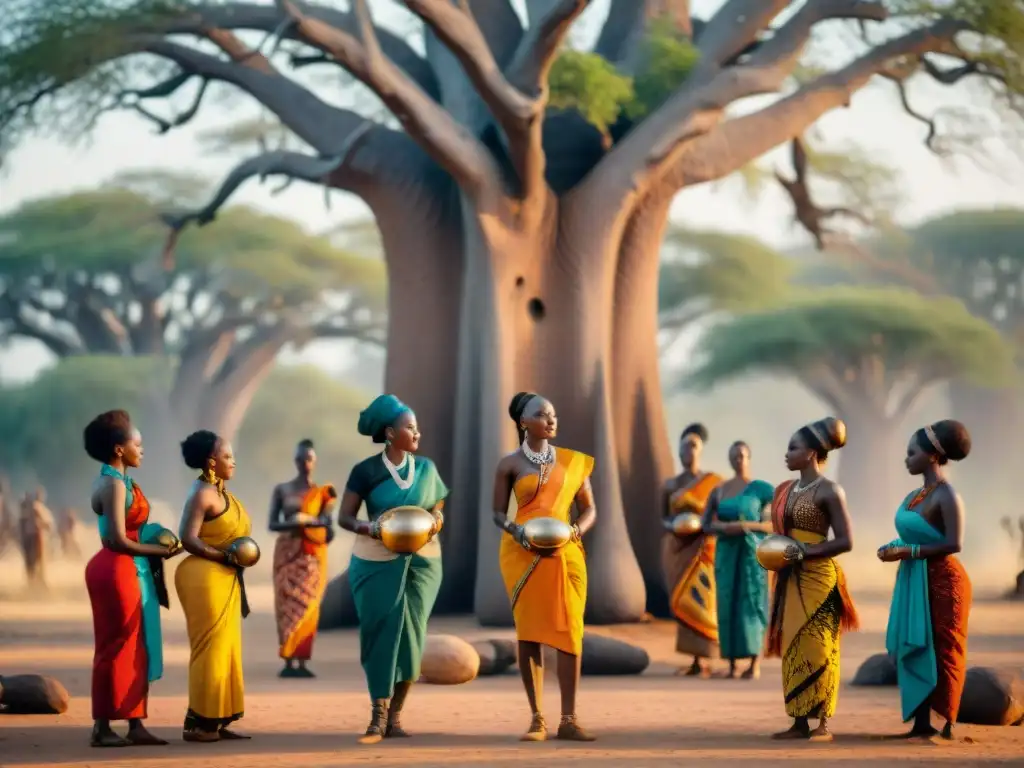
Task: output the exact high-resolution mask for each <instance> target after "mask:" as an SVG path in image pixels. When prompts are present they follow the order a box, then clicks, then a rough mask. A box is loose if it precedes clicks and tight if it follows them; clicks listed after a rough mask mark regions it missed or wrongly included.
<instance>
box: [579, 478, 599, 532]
mask: <svg viewBox="0 0 1024 768" xmlns="http://www.w3.org/2000/svg"><path fill="white" fill-rule="evenodd" d="M575 502H576V509H577V510H578V511H579V514H578V515H577V516H576V529H577V530H578V531H579V535H580V538H582V537H583V536H584V534H586V532H587V531H589V530H590V529H591V528H593V527H594V523H596V522H597V507H595V506H594V489H593V488H592V487H591V486H590V478H589V477H588V478H587V479H586V480H584V481H583V485H582V486H580V490H579V491H578V492H577V494H576V499H575Z"/></svg>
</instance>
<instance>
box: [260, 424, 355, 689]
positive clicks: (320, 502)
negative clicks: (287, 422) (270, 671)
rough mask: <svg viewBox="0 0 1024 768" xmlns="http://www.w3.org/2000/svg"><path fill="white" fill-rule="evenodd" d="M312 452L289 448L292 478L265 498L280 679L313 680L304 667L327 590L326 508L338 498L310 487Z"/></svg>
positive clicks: (303, 445)
mask: <svg viewBox="0 0 1024 768" xmlns="http://www.w3.org/2000/svg"><path fill="white" fill-rule="evenodd" d="M314 467H316V451H315V450H314V448H313V441H312V440H302V441H300V442H299V444H298V445H297V446H296V448H295V469H296V472H297V473H296V475H295V477H294V478H293V479H292V480H289V481H288V482H286V483H281V484H280V485H275V486H274V490H273V492H272V493H271V495H270V530H271V531H273V532H274V533H277V534H278V537H277V541H276V542H275V543H274V617H275V618H276V620H277V637H278V655H279V656H280V657H281V658H282V659H284V668H283V669H282V670H281V672H280V673H279V676H280V677H316V675H314V674H313V672H312V671H311V670H310V669H309V667H307V666H306V663H307V662H308V661H309V660H310V658H311V657H312V655H313V640H314V639H316V629H317V624H318V623H319V620H320V601H321V600H322V599H323V596H324V590H325V589H326V587H327V545H328V544H329V543H330V542H331V540H332V539H333V538H334V531H333V530H332V529H331V515H330V507H331V505H332V504H333V503H334V500H335V499H337V498H338V494H337V492H336V491H335V490H334V486H332V485H323V486H319V485H317V484H316V483H314V482H313V469H314Z"/></svg>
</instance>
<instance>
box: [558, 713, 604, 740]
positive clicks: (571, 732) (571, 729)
mask: <svg viewBox="0 0 1024 768" xmlns="http://www.w3.org/2000/svg"><path fill="white" fill-rule="evenodd" d="M555 738H556V739H560V740H562V741H597V737H596V736H593V735H591V734H590V733H588V732H587V731H586V730H584V728H583V726H581V725H580V724H579V723H577V722H576V715H563V716H562V721H561V722H560V723H559V724H558V734H557V735H556V736H555Z"/></svg>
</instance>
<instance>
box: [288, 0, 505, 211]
mask: <svg viewBox="0 0 1024 768" xmlns="http://www.w3.org/2000/svg"><path fill="white" fill-rule="evenodd" d="M276 1H277V4H278V7H279V8H281V10H282V11H283V12H284V13H285V14H286V15H287V16H288V18H290V19H291V20H292V22H293V23H294V28H295V31H296V34H298V35H299V37H300V39H302V40H303V41H304V42H307V43H308V44H309V45H312V46H313V47H316V48H319V49H321V50H324V51H326V52H327V53H329V54H330V55H331V56H333V57H334V58H335V59H336V60H337V61H338V62H339V63H340V64H341V65H342V66H343V67H345V69H347V70H348V71H349V72H350V73H352V75H353V76H354V77H355V78H357V79H358V80H359V81H360V82H362V83H364V84H365V85H366V86H368V87H369V88H370V89H371V90H373V91H374V93H376V94H377V96H378V97H380V99H381V101H383V102H384V103H385V104H386V105H387V107H388V108H389V109H390V110H391V112H392V113H393V114H394V115H395V117H397V118H398V120H399V122H400V123H401V124H402V125H403V126H404V127H405V129H406V130H407V131H408V133H409V135H410V136H411V137H412V138H413V139H414V140H415V141H416V142H417V143H418V144H420V145H421V146H422V147H423V148H424V150H425V151H426V152H427V153H428V154H430V155H431V156H432V157H433V158H434V160H435V161H436V162H437V163H438V164H439V165H441V166H442V167H443V168H445V169H446V170H447V171H448V172H449V173H451V174H452V176H453V177H455V178H456V180H458V181H459V183H460V184H461V186H462V187H463V188H464V189H465V190H466V191H467V192H468V193H469V194H471V195H472V196H474V197H475V198H476V199H477V201H478V204H480V203H482V202H483V200H484V198H485V197H487V196H488V195H489V194H490V195H492V197H491V199H490V200H489V201H488V204H484V205H483V206H482V207H483V208H485V209H486V208H492V209H493V208H494V207H495V205H496V203H497V199H496V197H493V193H495V192H497V190H498V186H497V182H498V180H499V178H500V174H499V172H498V169H497V167H496V165H495V163H494V160H493V158H492V157H491V156H490V154H489V152H488V151H487V148H486V147H485V146H484V145H483V144H482V143H481V142H480V141H479V140H478V139H477V138H476V137H474V136H473V135H471V134H470V133H469V132H468V131H467V130H466V129H465V128H464V127H463V126H461V125H459V123H458V122H456V121H455V120H454V119H453V118H452V116H451V115H450V114H448V112H447V111H445V109H444V108H443V107H441V106H440V105H439V104H438V103H437V102H435V101H434V100H433V99H431V98H430V97H429V96H428V95H427V94H426V93H424V92H423V90H422V89H421V88H420V87H419V86H418V85H417V84H416V83H415V82H413V81H412V80H411V79H410V78H408V77H407V76H406V75H405V74H404V73H403V72H402V71H401V70H400V69H398V67H396V66H395V64H394V63H393V62H391V60H390V59H388V58H387V57H386V56H385V55H384V54H383V52H382V50H381V47H380V43H379V41H378V40H377V37H376V35H375V34H374V28H373V20H372V18H371V16H370V12H369V10H368V8H367V5H366V0H354V2H353V8H354V13H355V15H356V19H357V20H358V22H359V34H358V36H356V35H352V34H349V33H348V32H346V31H344V30H341V29H337V28H335V27H332V26H330V25H329V24H326V23H324V22H323V21H321V20H319V19H316V18H313V17H310V16H306V15H304V14H303V13H302V10H301V9H300V8H299V6H298V5H296V4H295V3H294V2H292V0H276Z"/></svg>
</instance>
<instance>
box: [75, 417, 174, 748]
mask: <svg viewBox="0 0 1024 768" xmlns="http://www.w3.org/2000/svg"><path fill="white" fill-rule="evenodd" d="M83 441H84V443H85V452H86V453H87V454H89V457H90V458H92V459H95V460H96V461H98V462H100V464H102V465H103V466H102V467H101V468H100V474H99V477H97V478H96V480H95V481H93V484H92V495H91V499H90V506H91V507H92V511H93V512H95V513H96V515H97V524H98V527H99V533H100V539H101V541H102V543H103V547H102V549H100V551H99V552H97V553H96V554H95V555H94V556H93V558H92V559H91V560H90V561H89V564H88V565H87V566H86V568H85V585H86V587H87V588H88V590H89V602H90V603H91V604H92V617H93V631H94V634H95V638H96V651H95V654H94V656H93V663H92V717H93V720H94V721H95V724H94V725H93V729H92V739H91V744H92V746H94V747H125V746H128V745H130V744H138V745H143V744H144V745H163V744H166V743H167V742H166V741H164V740H163V739H159V738H157V737H156V736H154V735H153V734H151V733H150V732H149V731H148V730H146V728H145V726H143V724H142V721H143V720H145V719H146V715H147V703H148V698H149V684H150V683H151V682H153V681H155V680H158V679H159V678H160V676H161V675H162V673H163V647H162V642H161V637H160V605H159V603H158V600H157V594H156V584H155V582H154V580H153V574H152V572H151V570H150V564H149V560H148V558H149V557H158V558H168V557H173V556H174V555H176V554H177V553H178V552H179V551H180V550H181V545H180V544H176V545H175V546H173V547H165V546H158V545H155V544H140V543H139V538H140V532H141V531H142V529H143V527H144V526H145V525H146V524H147V521H148V519H149V502H148V501H147V500H146V497H145V495H144V494H143V493H142V489H141V488H139V486H138V485H137V484H136V483H135V482H134V481H133V480H132V479H131V478H130V477H128V474H127V472H128V470H129V469H135V468H136V467H138V466H140V465H141V464H142V453H143V450H142V437H141V436H140V435H139V432H138V430H136V429H135V428H134V427H133V426H132V423H131V419H130V417H129V416H128V414H127V413H126V412H125V411H108V412H106V413H102V414H100V415H99V416H97V417H96V418H95V419H93V420H92V421H91V422H89V424H88V426H87V427H86V428H85V431H84V433H83ZM113 720H127V721H128V735H127V737H126V738H122V737H121V736H119V735H118V734H117V733H115V732H114V730H113V729H112V728H111V727H110V723H111V721H113Z"/></svg>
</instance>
